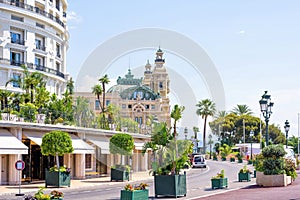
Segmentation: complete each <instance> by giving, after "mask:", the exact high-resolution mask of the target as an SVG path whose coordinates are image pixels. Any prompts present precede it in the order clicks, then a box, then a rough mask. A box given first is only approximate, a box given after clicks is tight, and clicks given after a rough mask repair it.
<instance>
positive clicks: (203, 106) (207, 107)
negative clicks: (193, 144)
mask: <svg viewBox="0 0 300 200" xmlns="http://www.w3.org/2000/svg"><path fill="white" fill-rule="evenodd" d="M196 106H197V107H198V109H197V110H196V114H197V115H199V116H201V117H202V119H204V127H203V151H204V152H205V150H206V140H205V138H206V121H207V117H208V116H214V114H215V112H216V105H215V103H214V102H213V101H211V100H210V99H204V100H202V101H199V102H198V103H197V104H196Z"/></svg>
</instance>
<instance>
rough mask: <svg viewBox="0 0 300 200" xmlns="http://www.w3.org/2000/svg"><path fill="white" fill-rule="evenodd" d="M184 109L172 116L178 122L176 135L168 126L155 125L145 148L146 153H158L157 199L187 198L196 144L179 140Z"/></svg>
mask: <svg viewBox="0 0 300 200" xmlns="http://www.w3.org/2000/svg"><path fill="white" fill-rule="evenodd" d="M183 110H184V106H178V105H175V106H174V108H173V109H172V112H171V118H173V119H174V125H173V133H171V128H169V127H168V126H167V124H166V123H164V122H162V123H160V124H155V126H154V131H153V133H152V136H151V141H150V142H148V143H146V144H145V145H144V147H143V152H145V151H146V150H147V148H151V149H152V151H153V153H154V162H153V163H155V164H154V165H153V166H154V167H155V168H153V169H152V170H153V175H154V191H155V197H158V195H163V196H175V197H178V196H186V192H187V189H186V173H185V172H184V170H183V169H184V168H186V166H188V165H189V163H190V159H189V157H188V155H189V154H191V153H192V150H193V144H192V142H191V141H188V140H176V136H177V131H176V123H177V121H178V120H179V119H180V118H181V116H182V112H183Z"/></svg>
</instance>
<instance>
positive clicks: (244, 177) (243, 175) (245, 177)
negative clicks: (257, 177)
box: [238, 172, 251, 182]
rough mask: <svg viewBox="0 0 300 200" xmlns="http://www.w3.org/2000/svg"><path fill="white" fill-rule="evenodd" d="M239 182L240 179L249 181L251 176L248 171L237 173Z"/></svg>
mask: <svg viewBox="0 0 300 200" xmlns="http://www.w3.org/2000/svg"><path fill="white" fill-rule="evenodd" d="M238 175H239V182H242V181H251V177H250V172H246V173H241V172H240V173H239V174H238Z"/></svg>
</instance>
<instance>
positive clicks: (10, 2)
mask: <svg viewBox="0 0 300 200" xmlns="http://www.w3.org/2000/svg"><path fill="white" fill-rule="evenodd" d="M0 3H4V4H7V5H12V6H15V7H18V8H23V9H25V10H29V11H31V12H35V13H38V14H40V15H43V16H45V17H47V18H49V19H51V20H53V21H55V22H57V23H58V24H59V25H61V26H62V27H65V24H64V23H63V22H62V21H61V20H60V19H59V18H58V17H54V16H53V15H52V14H50V13H48V12H46V11H43V10H41V9H40V8H38V7H34V6H31V5H28V4H25V3H22V2H18V1H15V0H0Z"/></svg>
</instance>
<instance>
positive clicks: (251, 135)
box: [250, 130, 254, 161]
mask: <svg viewBox="0 0 300 200" xmlns="http://www.w3.org/2000/svg"><path fill="white" fill-rule="evenodd" d="M253 136H254V131H253V130H251V131H250V140H251V154H250V156H251V161H252V140H253Z"/></svg>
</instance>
